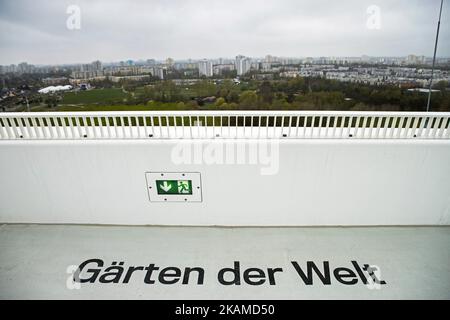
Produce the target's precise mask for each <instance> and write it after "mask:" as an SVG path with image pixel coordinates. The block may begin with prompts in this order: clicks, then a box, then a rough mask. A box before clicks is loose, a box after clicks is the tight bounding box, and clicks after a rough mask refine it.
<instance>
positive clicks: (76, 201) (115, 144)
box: [0, 139, 450, 226]
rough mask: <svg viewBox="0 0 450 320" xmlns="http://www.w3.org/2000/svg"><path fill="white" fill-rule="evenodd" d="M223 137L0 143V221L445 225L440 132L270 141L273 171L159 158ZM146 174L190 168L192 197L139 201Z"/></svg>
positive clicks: (446, 159) (447, 179) (448, 160)
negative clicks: (195, 180)
mask: <svg viewBox="0 0 450 320" xmlns="http://www.w3.org/2000/svg"><path fill="white" fill-rule="evenodd" d="M224 141H226V140H153V141H148V140H128V141H127V140H114V141H107V140H102V141H79V140H78V141H68V140H63V141H0V177H1V184H0V221H1V222H21V223H83V224H129V225H229V226H236V225H241V226H242V225H248V226H258V225H259V226H273V225H286V226H293V225H448V224H449V222H450V142H449V141H447V140H433V141H431V140H430V141H411V140H389V141H385V140H358V141H356V140H355V141H351V140H326V139H323V140H279V143H280V144H279V163H278V166H276V164H275V163H274V168H275V169H276V168H278V171H277V174H273V175H261V172H262V169H264V168H266V169H267V167H268V165H251V164H234V165H231V164H230V165H227V164H223V165H220V164H210V165H206V164H189V165H186V164H183V165H177V164H175V163H174V162H173V159H172V158H171V153H172V150H173V147H174V146H175V145H177V143H178V144H180V143H181V144H189V143H191V144H192V143H194V144H195V145H196V146H198V145H199V144H204V146H205V144H206V143H208V144H209V145H210V146H211V145H212V146H214V145H215V144H216V145H217V144H221V143H224ZM277 141H278V140H277ZM228 142H229V143H237V142H236V141H235V140H228ZM242 143H247V144H248V143H264V140H246V141H245V142H242ZM277 159H278V158H277ZM153 171H155V172H160V171H168V172H182V171H186V172H200V173H201V177H202V186H203V192H202V197H203V201H202V202H201V203H194V202H192V203H156V202H150V201H149V198H148V193H147V190H146V181H145V172H153Z"/></svg>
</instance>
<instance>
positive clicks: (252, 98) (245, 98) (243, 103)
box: [239, 90, 258, 109]
mask: <svg viewBox="0 0 450 320" xmlns="http://www.w3.org/2000/svg"><path fill="white" fill-rule="evenodd" d="M257 104H258V96H257V95H256V93H255V92H254V91H250V90H247V91H244V92H242V93H241V95H240V96H239V106H240V107H242V108H243V109H252V108H256V106H257Z"/></svg>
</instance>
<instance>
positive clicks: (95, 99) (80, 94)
mask: <svg viewBox="0 0 450 320" xmlns="http://www.w3.org/2000/svg"><path fill="white" fill-rule="evenodd" d="M126 98H127V94H126V93H124V92H123V91H122V89H117V88H110V89H93V90H86V91H76V92H67V93H65V94H64V95H63V99H62V101H61V102H60V103H59V104H94V103H95V104H96V103H99V104H109V103H117V102H123V100H124V99H126Z"/></svg>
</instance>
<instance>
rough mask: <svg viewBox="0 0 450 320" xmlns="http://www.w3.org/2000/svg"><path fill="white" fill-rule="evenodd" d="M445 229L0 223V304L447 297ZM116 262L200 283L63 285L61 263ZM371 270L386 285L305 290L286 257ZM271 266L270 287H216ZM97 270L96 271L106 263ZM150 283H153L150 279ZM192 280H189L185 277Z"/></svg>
mask: <svg viewBox="0 0 450 320" xmlns="http://www.w3.org/2000/svg"><path fill="white" fill-rule="evenodd" d="M449 243H450V228H449V227H389V228H386V227H384V228H383V227H375V228H374V227H366V228H210V227H207V228H189V227H183V228H167V227H117V226H103V227H100V226H62V225H60V226H45V225H40V226H38V225H3V226H0V299H13V298H16V299H17V298H18V299H32V298H33V299H47V298H53V299H131V298H134V299H450V277H449V275H450V251H449V250H448V245H449ZM92 258H98V259H102V260H103V261H104V262H105V264H106V265H108V266H110V265H111V263H112V261H117V262H120V261H123V262H124V266H125V267H128V266H141V265H143V266H146V265H148V264H150V263H154V264H155V265H157V266H159V267H161V268H162V267H167V266H176V267H180V268H184V267H187V266H190V267H196V266H199V267H202V268H203V269H204V270H205V278H204V284H203V285H197V284H196V283H195V281H193V282H190V283H189V284H187V285H183V284H181V283H179V282H178V283H175V284H172V285H164V284H161V283H159V282H156V283H155V284H146V283H144V281H143V277H144V276H143V273H142V272H137V273H136V274H135V275H133V277H132V278H131V280H130V282H129V283H128V284H126V283H122V282H121V283H117V284H114V283H109V284H103V283H99V282H95V283H85V284H82V285H81V288H80V289H73V290H69V289H68V288H67V286H66V283H67V280H68V279H70V278H71V273H67V272H66V271H67V268H68V266H71V265H79V264H80V263H82V262H83V261H85V260H87V259H92ZM352 260H355V261H357V262H358V263H359V264H370V265H376V266H377V267H379V270H380V279H382V280H384V281H386V284H385V285H383V286H381V287H379V289H370V287H367V286H366V285H364V284H362V283H361V281H359V282H358V283H356V284H354V285H343V284H340V283H338V282H337V281H336V280H335V279H332V282H331V284H330V285H323V284H321V283H320V282H318V278H317V277H315V278H314V283H313V285H309V286H307V285H305V284H304V283H303V282H302V281H301V279H300V278H299V276H298V275H297V273H296V272H295V270H294V269H293V268H292V265H291V261H297V262H298V263H299V265H300V266H301V267H303V268H304V266H305V265H306V262H307V261H313V262H315V263H316V264H318V265H320V264H321V263H322V262H323V261H328V262H329V264H330V267H332V268H336V267H341V266H342V267H348V268H351V261H352ZM234 261H239V262H240V264H241V273H242V272H243V270H244V269H246V268H250V267H257V268H260V269H264V270H267V268H276V267H281V268H282V269H283V271H282V272H280V273H278V274H276V278H275V279H276V283H275V285H269V284H268V283H267V282H266V283H264V284H262V285H256V286H255V285H253V286H252V285H248V284H245V283H242V284H241V285H239V286H237V285H230V286H224V285H220V284H219V283H218V281H217V274H218V271H219V270H220V269H221V268H224V267H232V266H233V262H234ZM106 265H105V266H106ZM153 278H155V277H153ZM194 280H195V279H194Z"/></svg>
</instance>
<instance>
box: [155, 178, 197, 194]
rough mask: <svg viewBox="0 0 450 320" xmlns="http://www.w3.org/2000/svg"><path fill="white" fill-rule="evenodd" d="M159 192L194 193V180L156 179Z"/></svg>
mask: <svg viewBox="0 0 450 320" xmlns="http://www.w3.org/2000/svg"><path fill="white" fill-rule="evenodd" d="M156 190H157V192H158V194H160V195H163V194H192V180H156Z"/></svg>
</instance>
